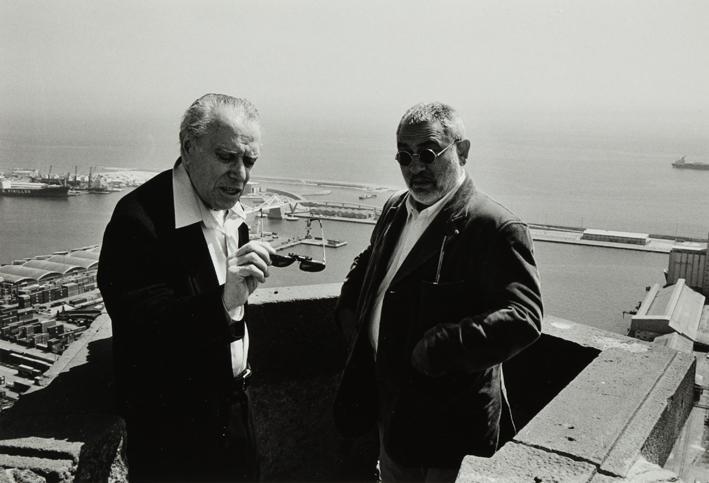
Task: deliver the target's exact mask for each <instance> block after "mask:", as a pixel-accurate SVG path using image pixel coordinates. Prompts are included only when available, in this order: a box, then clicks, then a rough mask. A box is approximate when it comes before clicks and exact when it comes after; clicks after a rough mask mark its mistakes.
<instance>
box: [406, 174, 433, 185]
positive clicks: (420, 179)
mask: <svg viewBox="0 0 709 483" xmlns="http://www.w3.org/2000/svg"><path fill="white" fill-rule="evenodd" d="M434 181H435V180H434V179H433V177H431V176H427V175H425V174H418V175H416V176H414V177H412V178H411V179H410V180H409V182H410V183H433V182H434Z"/></svg>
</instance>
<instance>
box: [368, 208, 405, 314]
mask: <svg viewBox="0 0 709 483" xmlns="http://www.w3.org/2000/svg"><path fill="white" fill-rule="evenodd" d="M405 199H406V197H402V199H401V200H399V202H398V203H395V204H394V205H392V206H391V207H389V209H388V210H387V212H386V213H383V214H382V215H381V216H385V217H386V218H385V220H384V223H383V228H382V230H381V234H380V235H379V236H378V237H377V240H375V241H374V243H373V252H372V255H371V256H370V261H369V264H368V268H367V273H366V274H365V279H364V287H366V289H365V290H364V292H363V293H364V297H363V299H362V300H361V305H360V310H359V313H360V314H362V315H363V316H366V314H368V313H369V311H370V310H371V305H372V302H373V301H374V297H375V295H376V293H377V289H378V288H379V284H381V283H382V279H383V278H384V273H385V271H386V269H387V266H388V265H389V260H390V258H391V254H392V252H393V251H394V247H395V246H396V244H397V242H398V241H399V236H400V235H401V230H402V229H403V227H404V223H406V217H407V211H406V206H405V205H404V203H403V200H405Z"/></svg>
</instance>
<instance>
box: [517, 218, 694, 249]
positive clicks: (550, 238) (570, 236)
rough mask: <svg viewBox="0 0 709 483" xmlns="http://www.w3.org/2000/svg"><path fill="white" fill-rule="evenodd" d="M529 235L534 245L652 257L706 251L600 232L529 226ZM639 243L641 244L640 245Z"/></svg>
mask: <svg viewBox="0 0 709 483" xmlns="http://www.w3.org/2000/svg"><path fill="white" fill-rule="evenodd" d="M529 231H530V234H531V235H532V239H533V240H534V241H535V242H548V243H565V244H569V245H585V246H592V247H600V248H616V249H620V250H636V251H642V252H653V253H670V252H671V251H672V248H673V247H677V246H680V247H685V248H696V249H703V248H706V247H707V243H706V242H698V241H685V240H676V239H674V238H669V237H667V238H665V237H661V236H658V235H647V234H644V233H630V232H611V231H607V232H603V231H602V230H589V229H583V228H571V227H559V226H549V225H537V224H531V223H530V225H529ZM588 233H592V234H593V235H594V236H592V237H588V238H584V234H586V235H587V236H588ZM603 233H605V234H607V236H606V237H603V236H598V235H599V234H600V235H602V234H603ZM618 235H623V236H618ZM616 240H617V241H616ZM621 240H622V241H621ZM638 240H642V243H640V242H639V241H638Z"/></svg>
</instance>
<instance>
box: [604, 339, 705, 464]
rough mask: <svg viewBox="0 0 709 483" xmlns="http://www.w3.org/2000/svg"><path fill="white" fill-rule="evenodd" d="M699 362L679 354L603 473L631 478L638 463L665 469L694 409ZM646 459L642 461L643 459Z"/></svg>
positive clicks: (627, 428) (632, 421) (625, 431)
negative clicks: (631, 470)
mask: <svg viewBox="0 0 709 483" xmlns="http://www.w3.org/2000/svg"><path fill="white" fill-rule="evenodd" d="M694 368H695V361H694V357H693V356H692V355H691V354H685V353H680V352H678V353H675V356H674V357H673V358H672V360H671V361H670V364H669V365H668V367H667V368H666V369H665V371H664V372H663V373H662V374H660V377H659V378H658V380H657V382H656V383H655V385H654V387H653V388H652V390H651V391H650V392H649V393H648V394H647V396H646V397H645V399H644V400H643V402H642V404H641V406H640V407H639V408H638V410H637V411H636V412H635V413H634V414H633V416H632V418H631V419H630V420H629V421H628V422H627V423H626V426H625V428H624V429H623V432H622V434H621V435H620V437H619V438H618V440H617V441H616V443H615V445H614V446H613V447H612V448H611V450H610V452H609V454H608V455H607V457H606V459H605V461H604V462H603V464H602V465H601V470H602V471H603V472H607V473H611V474H615V475H619V476H628V474H629V471H630V469H631V468H632V467H634V465H635V464H636V462H637V461H640V460H641V459H644V460H647V461H648V463H649V464H657V465H663V464H664V463H665V461H666V460H667V456H668V455H669V454H670V452H671V451H672V447H673V445H674V442H675V440H676V439H677V436H678V435H679V434H680V432H681V431H682V426H683V424H684V422H685V421H686V420H687V417H688V415H689V412H690V411H691V409H692V402H693V386H694V372H695V371H694ZM641 455H642V458H641Z"/></svg>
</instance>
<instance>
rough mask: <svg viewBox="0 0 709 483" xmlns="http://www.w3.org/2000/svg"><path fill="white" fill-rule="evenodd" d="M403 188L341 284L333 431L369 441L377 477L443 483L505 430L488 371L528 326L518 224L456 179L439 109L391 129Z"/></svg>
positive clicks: (452, 145) (515, 348) (528, 254)
mask: <svg viewBox="0 0 709 483" xmlns="http://www.w3.org/2000/svg"><path fill="white" fill-rule="evenodd" d="M396 139H397V154H396V160H397V161H398V164H399V168H400V169H401V174H402V176H403V178H404V181H405V183H406V186H407V187H408V189H407V190H405V191H403V192H400V193H397V194H395V195H393V196H392V197H391V198H390V199H389V200H387V202H386V203H385V205H384V208H383V210H382V215H381V216H380V218H379V220H378V221H377V224H376V226H375V227H374V230H373V232H372V236H371V241H370V244H369V246H368V247H367V248H366V249H365V250H364V251H363V252H362V253H361V254H360V255H359V256H358V257H357V258H355V261H354V263H353V265H352V268H351V269H350V272H349V274H348V275H347V277H346V279H345V282H344V284H343V286H342V290H341V293H340V298H339V301H338V304H337V308H336V312H335V316H336V320H337V322H338V324H339V325H340V327H341V329H342V330H343V332H344V333H345V336H346V339H347V340H348V341H349V342H350V344H349V352H348V357H347V363H346V367H345V370H344V373H343V377H342V380H341V383H340V386H339V388H338V392H337V397H336V401H335V407H334V411H335V421H336V424H337V426H338V427H339V429H340V431H341V432H342V433H343V434H345V435H347V436H351V437H356V436H360V435H362V434H364V433H366V432H368V431H369V430H370V429H372V428H373V427H375V426H376V427H377V430H378V433H379V442H380V445H379V446H380V448H379V469H380V476H381V478H382V480H383V481H384V482H398V481H401V482H403V481H454V480H455V478H456V475H457V472H458V469H459V467H460V463H461V461H462V458H463V457H464V456H465V455H469V454H470V455H478V456H490V455H492V454H493V453H494V452H495V451H496V449H497V448H498V447H499V445H500V444H501V443H503V442H504V441H505V440H506V439H508V438H509V437H510V436H511V434H513V431H514V429H513V423H512V420H511V413H510V411H509V405H508V403H507V399H506V392H505V389H504V382H503V377H502V363H503V362H504V361H506V360H508V359H510V358H511V357H513V356H514V355H516V354H517V353H519V352H520V351H521V350H523V349H524V348H525V347H527V346H528V345H530V344H531V343H533V342H534V341H535V340H536V339H537V338H538V337H539V335H540V332H541V319H542V298H541V288H540V281H539V274H538V271H537V267H536V263H535V260H534V255H533V245H532V239H531V237H530V235H529V232H528V229H527V226H526V225H525V224H524V223H523V222H522V221H521V220H520V219H519V218H518V217H517V216H515V215H514V214H513V213H512V212H510V211H509V210H508V209H506V208H505V207H503V206H502V205H500V204H499V203H497V202H495V201H494V200H492V199H491V198H489V197H488V196H486V195H485V194H484V193H482V192H481V191H479V190H478V189H477V188H476V187H475V185H474V184H473V181H472V179H471V178H470V176H469V175H468V174H467V173H466V171H465V168H464V166H465V164H466V162H467V159H468V155H469V152H470V141H469V140H468V139H466V136H465V128H464V125H463V121H462V119H461V117H460V115H459V114H458V113H457V112H456V111H455V110H454V109H453V108H452V107H450V106H448V105H446V104H442V103H437V102H434V103H426V104H418V105H416V106H413V107H412V108H410V109H409V110H408V111H406V113H405V114H404V116H403V117H402V119H401V121H400V122H399V126H398V128H397V131H396Z"/></svg>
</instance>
